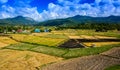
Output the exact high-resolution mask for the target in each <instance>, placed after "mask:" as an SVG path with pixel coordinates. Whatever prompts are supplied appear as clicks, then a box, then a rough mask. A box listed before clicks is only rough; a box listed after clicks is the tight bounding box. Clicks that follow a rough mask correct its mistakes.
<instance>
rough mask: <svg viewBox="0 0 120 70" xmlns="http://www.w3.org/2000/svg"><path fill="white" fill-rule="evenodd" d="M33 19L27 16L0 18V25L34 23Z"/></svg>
mask: <svg viewBox="0 0 120 70" xmlns="http://www.w3.org/2000/svg"><path fill="white" fill-rule="evenodd" d="M37 23H38V22H36V21H35V20H33V19H32V18H29V17H23V16H17V17H14V18H6V19H0V25H34V24H37Z"/></svg>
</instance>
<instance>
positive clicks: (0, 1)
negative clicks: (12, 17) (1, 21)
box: [0, 0, 8, 4]
mask: <svg viewBox="0 0 120 70" xmlns="http://www.w3.org/2000/svg"><path fill="white" fill-rule="evenodd" d="M6 2H8V0H0V3H2V4H3V3H6Z"/></svg>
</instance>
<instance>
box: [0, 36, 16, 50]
mask: <svg viewBox="0 0 120 70" xmlns="http://www.w3.org/2000/svg"><path fill="white" fill-rule="evenodd" d="M17 43H18V42H16V41H14V40H12V39H10V38H8V37H4V36H0V48H1V47H4V46H8V45H11V44H17Z"/></svg>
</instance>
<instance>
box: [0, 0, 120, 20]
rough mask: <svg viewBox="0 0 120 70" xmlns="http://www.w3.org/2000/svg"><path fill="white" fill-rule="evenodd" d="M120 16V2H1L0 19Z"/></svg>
mask: <svg viewBox="0 0 120 70" xmlns="http://www.w3.org/2000/svg"><path fill="white" fill-rule="evenodd" d="M75 15H82V16H91V17H107V16H111V15H114V16H120V0H0V19H4V18H13V17H16V16H24V17H30V18H33V19H34V20H36V21H45V20H51V19H59V18H67V17H72V16H75Z"/></svg>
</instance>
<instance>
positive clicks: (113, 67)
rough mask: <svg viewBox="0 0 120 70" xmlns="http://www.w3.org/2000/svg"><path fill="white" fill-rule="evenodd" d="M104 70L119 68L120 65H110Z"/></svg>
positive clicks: (116, 69)
mask: <svg viewBox="0 0 120 70" xmlns="http://www.w3.org/2000/svg"><path fill="white" fill-rule="evenodd" d="M105 70H120V65H115V66H111V67H108V68H106V69H105Z"/></svg>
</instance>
